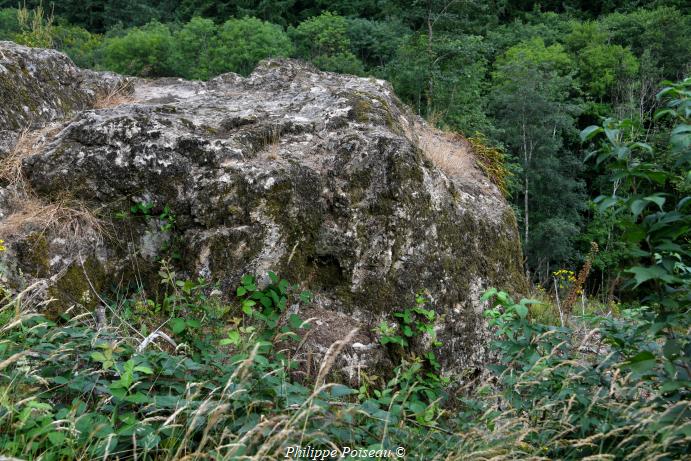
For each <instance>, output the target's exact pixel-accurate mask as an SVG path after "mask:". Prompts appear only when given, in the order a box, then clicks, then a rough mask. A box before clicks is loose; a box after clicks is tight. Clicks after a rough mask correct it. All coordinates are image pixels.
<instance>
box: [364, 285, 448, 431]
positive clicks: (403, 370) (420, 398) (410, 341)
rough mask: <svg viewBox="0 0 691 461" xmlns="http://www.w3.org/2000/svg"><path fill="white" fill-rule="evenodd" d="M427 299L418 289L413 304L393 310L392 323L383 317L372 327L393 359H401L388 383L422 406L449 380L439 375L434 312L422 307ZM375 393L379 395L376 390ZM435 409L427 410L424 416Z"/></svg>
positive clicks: (432, 402)
mask: <svg viewBox="0 0 691 461" xmlns="http://www.w3.org/2000/svg"><path fill="white" fill-rule="evenodd" d="M429 302H430V300H429V299H428V297H427V296H425V295H424V294H423V293H418V294H417V295H416V296H415V306H414V307H410V308H406V309H403V311H402V312H395V313H394V314H393V316H394V318H395V319H396V320H397V324H396V325H395V326H392V325H389V324H388V323H386V322H385V321H382V322H381V323H380V324H379V326H378V327H377V328H376V329H375V332H376V333H377V335H378V336H379V342H380V343H381V344H382V345H384V346H387V347H389V348H390V350H392V351H393V352H394V357H395V359H394V360H395V361H396V362H401V365H400V366H399V367H398V368H397V369H396V370H395V374H396V378H395V379H394V381H391V382H389V384H388V387H389V388H395V387H397V386H398V387H400V389H401V391H402V392H406V393H408V394H409V397H410V398H411V399H413V401H414V402H416V404H417V405H422V404H425V405H424V406H426V405H427V404H434V402H435V401H437V400H438V399H440V398H441V397H442V393H443V388H444V386H445V385H448V384H449V382H450V380H449V379H448V378H444V377H442V376H441V374H440V373H441V364H440V363H439V361H438V360H437V356H436V354H435V353H434V350H432V349H433V348H437V347H440V346H441V345H442V343H441V342H440V341H437V335H436V330H435V323H436V321H437V314H436V312H435V311H434V309H432V308H426V307H425V306H426V305H427V304H428V303H429ZM422 342H425V343H426V344H428V346H425V345H424V344H422ZM392 346H393V348H392ZM415 352H419V353H420V354H419V355H416V354H415ZM375 395H378V394H377V393H376V391H375ZM434 413H435V411H431V412H430V413H426V417H427V419H429V418H430V417H432V416H433V415H434Z"/></svg>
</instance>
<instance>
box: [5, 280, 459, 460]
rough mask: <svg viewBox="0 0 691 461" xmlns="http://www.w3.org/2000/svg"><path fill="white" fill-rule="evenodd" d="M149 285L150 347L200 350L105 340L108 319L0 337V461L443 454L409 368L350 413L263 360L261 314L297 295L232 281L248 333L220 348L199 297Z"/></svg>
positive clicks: (269, 329) (279, 284)
mask: <svg viewBox="0 0 691 461" xmlns="http://www.w3.org/2000/svg"><path fill="white" fill-rule="evenodd" d="M161 276H162V278H163V279H164V283H166V284H167V285H168V286H169V288H170V290H171V291H170V292H169V295H168V296H167V300H166V303H167V305H168V308H170V309H172V312H174V313H175V315H177V316H176V317H172V318H171V319H169V320H167V321H166V322H165V323H164V324H163V325H161V326H160V327H159V328H157V329H156V330H155V331H154V333H152V335H156V334H159V335H160V334H161V333H162V332H163V331H168V332H169V333H170V334H171V335H172V337H173V338H175V339H177V340H182V341H188V340H190V339H194V338H199V337H202V336H203V335H207V336H208V337H209V338H210V340H209V341H201V340H197V342H196V347H195V348H190V347H186V343H179V344H178V345H177V347H175V350H174V351H172V350H170V349H169V348H161V347H158V344H157V343H156V342H152V341H151V340H150V339H149V338H152V337H154V336H152V335H150V336H149V337H147V339H144V340H142V338H138V337H128V336H127V335H126V334H125V333H126V332H128V331H129V328H128V327H127V326H126V324H121V325H120V326H118V323H117V322H118V319H119V318H120V317H119V315H117V314H115V312H116V309H117V308H118V307H117V306H111V310H112V312H114V315H113V317H112V318H111V319H110V321H109V325H108V326H105V327H104V326H102V327H101V328H100V329H96V328H94V326H93V325H92V324H90V321H89V319H88V317H85V316H83V315H82V316H78V317H74V318H72V317H70V316H68V315H64V316H63V318H62V319H61V321H60V323H53V322H50V321H48V320H46V319H45V318H43V317H42V316H40V315H36V314H30V315H24V316H22V317H16V318H14V319H12V322H11V324H8V325H7V326H5V327H4V331H3V337H2V340H0V364H2V369H1V370H0V372H1V374H0V393H1V395H2V398H0V429H2V430H0V446H2V447H3V454H4V455H7V456H15V457H16V456H21V457H22V458H27V459H35V458H38V457H41V458H43V459H80V458H85V457H98V458H109V457H110V456H113V455H114V454H115V453H118V454H120V455H122V454H124V453H128V454H129V455H130V456H133V457H137V458H139V459H159V458H163V457H166V456H172V457H173V458H174V459H178V458H180V457H182V456H183V455H185V454H190V453H200V452H205V453H208V454H209V455H212V456H214V457H216V458H218V459H237V458H238V457H241V456H252V455H254V454H256V455H257V456H270V457H283V456H284V455H285V452H286V448H287V447H289V446H295V445H299V444H300V443H302V444H309V445H310V446H313V447H315V448H317V447H318V448H329V447H331V446H333V443H334V442H336V443H337V446H352V447H353V448H358V449H363V448H367V449H375V450H376V449H396V448H397V447H398V446H403V447H412V446H413V444H414V443H415V441H416V440H420V439H421V438H423V439H424V440H426V441H427V442H426V443H425V446H424V447H423V446H420V447H418V449H419V451H420V452H421V453H422V454H423V455H424V454H426V453H430V454H432V453H434V452H435V451H436V450H438V449H439V448H440V447H443V446H445V445H446V444H448V443H450V442H451V441H447V440H445V439H446V436H445V435H444V433H443V432H441V430H437V429H436V428H435V424H436V421H437V420H438V418H439V417H440V413H439V411H438V409H436V407H433V406H428V405H426V404H424V403H422V402H420V401H419V400H417V399H414V398H411V393H413V392H415V391H416V390H417V389H418V387H416V386H417V384H416V383H415V381H414V380H413V379H412V376H411V374H415V373H417V369H418V368H419V365H413V366H412V367H406V368H402V367H401V368H399V369H398V370H397V374H396V375H395V376H394V377H393V378H391V380H390V381H389V382H388V383H386V385H385V386H383V387H382V388H380V389H377V390H376V392H373V394H376V395H372V396H363V397H362V399H361V400H358V399H357V398H356V396H355V394H356V391H355V390H353V389H350V388H349V387H347V386H344V385H342V384H324V383H318V385H317V386H315V387H314V388H309V387H306V386H305V385H303V384H301V383H300V382H299V381H298V380H296V379H295V378H294V373H293V371H292V370H294V369H295V367H296V363H295V362H293V361H292V360H290V359H289V358H288V357H286V356H285V355H284V354H283V353H281V352H280V351H279V350H278V348H277V347H275V345H277V344H278V343H277V342H276V341H278V340H279V339H280V338H279V337H278V335H279V333H280V331H281V325H280V324H279V323H278V322H276V318H275V317H274V314H277V313H280V312H284V313H285V306H286V305H287V303H288V300H289V299H290V298H291V297H292V294H295V295H296V297H297V299H299V300H300V301H299V302H309V298H310V295H309V293H307V292H301V293H299V294H298V293H297V292H295V291H294V290H295V288H296V287H295V286H294V285H291V284H289V283H288V282H286V281H285V280H281V279H279V278H278V277H277V276H275V274H269V278H270V283H269V284H268V285H266V287H265V288H259V287H258V286H257V285H258V284H257V282H256V281H255V279H254V278H253V277H251V276H245V277H243V279H242V284H241V285H240V287H238V289H237V291H236V293H237V294H238V299H239V301H240V306H237V307H238V308H241V306H244V305H245V304H246V301H248V300H251V301H256V302H257V303H258V304H255V305H252V306H250V307H251V308H252V309H251V315H250V316H249V317H247V321H249V322H250V323H248V324H246V325H243V326H241V327H240V328H239V329H238V330H232V331H237V332H238V334H241V335H247V336H246V337H245V338H244V341H243V339H240V338H238V337H237V336H235V335H234V334H228V336H227V338H226V339H222V338H221V337H220V336H218V335H217V329H214V328H213V327H214V325H217V324H218V323H219V322H220V320H221V318H218V317H216V318H214V317H208V316H207V314H206V313H208V312H210V309H209V307H208V304H209V299H208V298H205V297H204V296H203V295H201V293H202V292H203V291H204V285H203V284H199V283H197V282H190V281H182V280H178V279H177V278H176V277H175V275H174V274H173V273H172V272H170V271H169V270H168V269H166V267H164V268H163V270H162V273H161ZM260 305H261V306H262V307H263V309H261V308H257V306H260ZM281 306H283V307H281ZM168 315H173V314H172V313H171V314H165V316H164V317H168ZM279 315H280V314H279ZM426 316H427V317H429V314H426ZM302 326H304V325H303V323H302V322H300V325H299V326H297V327H295V328H293V330H294V331H299V328H300V327H302ZM293 334H295V333H293ZM252 335H254V336H252ZM219 343H220V345H221V346H220V348H219V346H218V344H219ZM27 396H30V398H27ZM266 429H268V431H267V430H266ZM453 443H461V439H460V438H458V437H454V440H453Z"/></svg>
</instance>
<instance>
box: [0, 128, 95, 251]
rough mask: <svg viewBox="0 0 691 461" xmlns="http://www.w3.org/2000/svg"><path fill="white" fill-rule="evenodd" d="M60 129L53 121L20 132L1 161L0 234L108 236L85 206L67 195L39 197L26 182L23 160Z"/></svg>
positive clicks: (45, 144)
mask: <svg viewBox="0 0 691 461" xmlns="http://www.w3.org/2000/svg"><path fill="white" fill-rule="evenodd" d="M61 128H62V124H61V123H57V122H56V123H52V124H50V125H47V126H45V127H43V128H41V129H38V130H28V129H25V130H23V131H21V132H20V133H19V135H18V137H17V140H16V141H15V145H14V148H13V149H12V150H11V151H10V152H9V154H8V155H7V156H5V157H4V158H3V159H1V160H0V184H3V185H4V186H5V191H6V195H5V207H6V209H5V212H6V216H4V217H3V219H2V221H0V235H2V236H4V237H20V236H21V235H22V234H23V233H24V232H25V231H28V232H41V233H42V232H45V231H48V230H50V231H51V232H53V233H55V235H56V236H58V237H62V238H70V239H77V238H80V237H86V236H91V237H94V236H96V237H97V238H98V239H99V240H101V239H102V238H103V236H105V235H106V234H107V233H108V231H107V226H106V224H105V223H104V222H103V221H102V220H101V219H99V218H97V217H96V215H95V214H94V213H93V211H91V210H90V209H89V208H88V207H87V206H86V205H85V204H84V203H82V202H80V201H78V200H76V199H73V198H70V197H69V196H67V195H65V196H60V197H57V198H54V199H52V200H50V201H47V200H45V199H41V198H38V196H37V195H36V194H35V193H34V191H33V190H32V188H31V185H30V184H29V183H28V182H27V181H26V177H25V176H24V172H23V167H22V164H23V161H24V160H25V159H27V158H29V157H31V156H32V155H36V154H38V153H39V152H40V151H41V150H42V149H44V148H45V147H46V146H47V145H48V144H49V143H50V141H51V140H52V139H53V138H54V136H55V135H56V134H57V133H59V131H60V129H61Z"/></svg>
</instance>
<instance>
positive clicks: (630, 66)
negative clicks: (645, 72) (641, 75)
mask: <svg viewBox="0 0 691 461" xmlns="http://www.w3.org/2000/svg"><path fill="white" fill-rule="evenodd" d="M578 69H579V77H580V79H581V81H582V82H584V83H585V85H586V89H587V90H588V92H589V93H590V94H591V95H593V96H594V97H599V98H602V97H604V96H606V95H608V94H610V92H611V91H612V89H613V87H614V85H616V84H617V83H618V82H622V81H625V80H626V79H628V78H631V77H633V76H634V75H636V72H638V60H637V59H636V57H635V56H634V55H633V54H632V53H631V52H630V51H629V50H627V49H625V48H622V47H621V46H620V45H606V44H600V45H590V46H587V47H586V48H583V49H582V50H581V51H580V52H579V53H578Z"/></svg>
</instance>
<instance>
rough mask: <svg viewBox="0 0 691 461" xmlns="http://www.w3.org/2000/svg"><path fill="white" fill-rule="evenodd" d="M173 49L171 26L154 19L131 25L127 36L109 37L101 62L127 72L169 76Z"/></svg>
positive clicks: (151, 75) (147, 75)
mask: <svg viewBox="0 0 691 461" xmlns="http://www.w3.org/2000/svg"><path fill="white" fill-rule="evenodd" d="M172 49H173V38H172V35H171V33H170V29H169V28H168V26H165V25H163V24H161V23H159V22H155V21H154V22H150V23H149V24H147V25H145V26H143V27H141V28H133V29H129V30H128V31H127V33H125V35H123V36H119V37H108V38H106V39H105V40H104V43H103V57H102V61H101V62H100V65H102V66H103V67H105V68H106V69H108V70H112V71H114V72H118V73H122V74H127V75H138V76H141V77H161V76H168V75H171V74H172V65H171V62H170V56H171V52H172Z"/></svg>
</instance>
